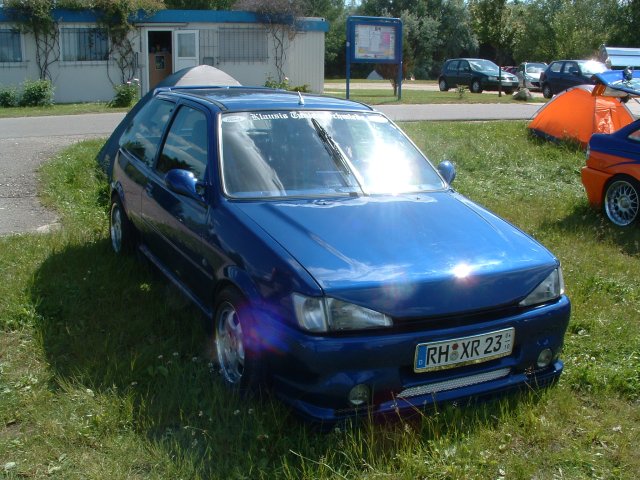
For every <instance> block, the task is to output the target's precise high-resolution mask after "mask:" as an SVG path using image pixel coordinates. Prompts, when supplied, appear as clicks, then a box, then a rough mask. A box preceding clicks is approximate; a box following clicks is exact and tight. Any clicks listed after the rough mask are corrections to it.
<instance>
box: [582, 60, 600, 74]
mask: <svg viewBox="0 0 640 480" xmlns="http://www.w3.org/2000/svg"><path fill="white" fill-rule="evenodd" d="M580 67H581V68H582V74H583V75H593V74H595V73H602V72H604V71H605V70H607V67H606V65H605V64H604V63H600V62H596V61H594V60H589V61H588V62H584V63H580Z"/></svg>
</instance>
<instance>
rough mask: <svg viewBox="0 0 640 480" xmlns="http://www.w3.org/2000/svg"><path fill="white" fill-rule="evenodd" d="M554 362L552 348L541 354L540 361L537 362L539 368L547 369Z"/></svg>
mask: <svg viewBox="0 0 640 480" xmlns="http://www.w3.org/2000/svg"><path fill="white" fill-rule="evenodd" d="M552 360H553V352H552V351H551V349H550V348H545V349H544V350H542V351H541V352H540V355H538V360H537V362H536V365H538V368H545V367H548V366H549V365H550V364H551V361H552Z"/></svg>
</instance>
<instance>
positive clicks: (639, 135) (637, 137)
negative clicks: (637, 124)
mask: <svg viewBox="0 0 640 480" xmlns="http://www.w3.org/2000/svg"><path fill="white" fill-rule="evenodd" d="M628 138H629V140H631V141H634V142H640V130H636V131H635V132H632V133H631V134H630V135H629V137H628Z"/></svg>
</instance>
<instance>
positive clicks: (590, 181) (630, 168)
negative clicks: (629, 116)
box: [582, 120, 640, 227]
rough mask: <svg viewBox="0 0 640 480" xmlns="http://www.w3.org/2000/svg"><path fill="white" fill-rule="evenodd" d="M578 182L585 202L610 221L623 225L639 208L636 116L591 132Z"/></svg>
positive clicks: (638, 127) (639, 148)
mask: <svg viewBox="0 0 640 480" xmlns="http://www.w3.org/2000/svg"><path fill="white" fill-rule="evenodd" d="M582 183H583V185H584V188H585V190H586V192H587V197H588V198H589V203H590V204H591V205H593V206H595V207H597V208H601V209H602V211H603V212H604V214H605V215H606V217H607V218H608V219H609V220H611V222H612V223H613V224H614V225H617V226H619V227H627V226H629V225H632V224H633V223H635V222H636V221H637V220H638V217H639V215H638V211H640V120H636V121H635V122H633V123H630V124H629V125H627V126H626V127H623V128H621V129H620V130H618V131H616V132H614V133H611V134H600V133H599V134H594V135H592V136H591V140H590V141H589V146H588V148H587V164H586V166H585V167H583V168H582Z"/></svg>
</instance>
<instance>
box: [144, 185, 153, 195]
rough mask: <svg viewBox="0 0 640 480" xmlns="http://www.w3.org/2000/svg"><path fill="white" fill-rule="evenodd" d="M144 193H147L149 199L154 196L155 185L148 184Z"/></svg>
mask: <svg viewBox="0 0 640 480" xmlns="http://www.w3.org/2000/svg"><path fill="white" fill-rule="evenodd" d="M144 191H145V192H147V195H148V196H149V197H151V196H153V185H152V184H150V183H147V185H146V186H145V187H144Z"/></svg>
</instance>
